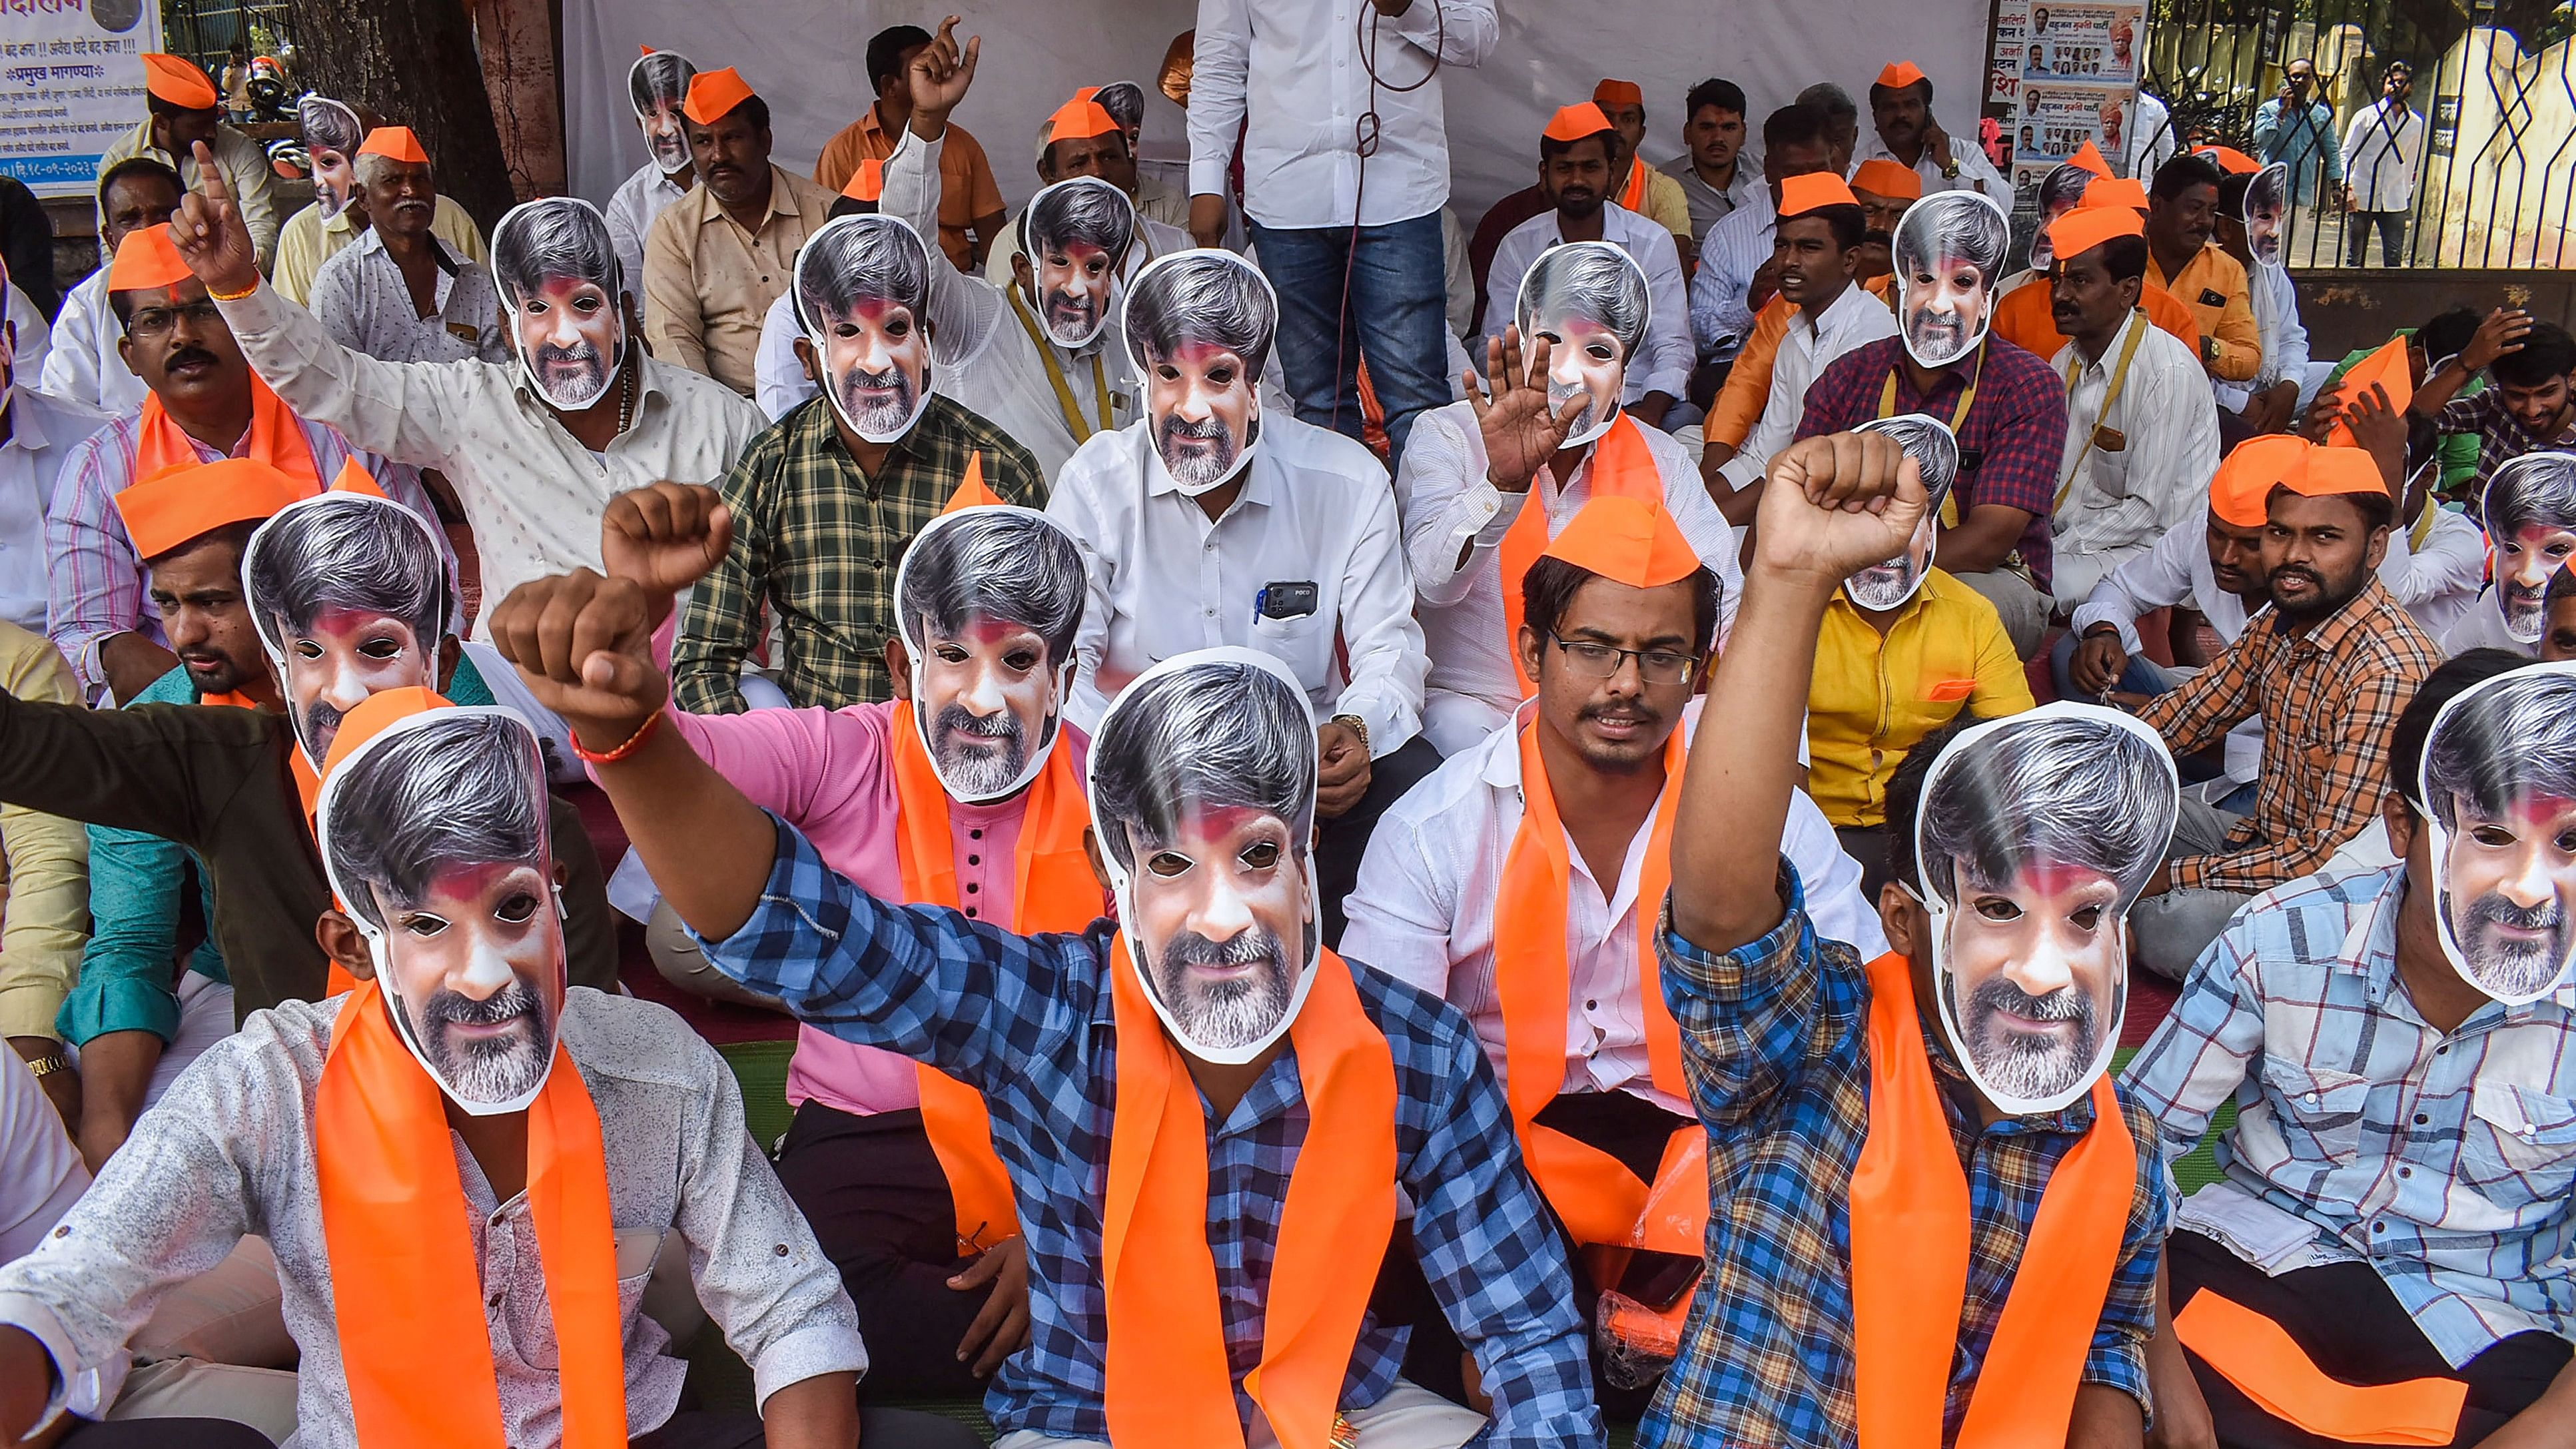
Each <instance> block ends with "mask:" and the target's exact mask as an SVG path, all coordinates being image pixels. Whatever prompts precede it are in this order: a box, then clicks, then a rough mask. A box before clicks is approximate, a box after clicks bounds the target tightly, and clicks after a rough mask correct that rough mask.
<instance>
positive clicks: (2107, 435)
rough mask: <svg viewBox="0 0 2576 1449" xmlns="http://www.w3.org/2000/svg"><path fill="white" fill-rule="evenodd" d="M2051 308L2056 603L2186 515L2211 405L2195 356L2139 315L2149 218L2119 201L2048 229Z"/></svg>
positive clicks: (2202, 463) (2200, 481)
mask: <svg viewBox="0 0 2576 1449" xmlns="http://www.w3.org/2000/svg"><path fill="white" fill-rule="evenodd" d="M2048 240H2049V247H2050V250H2051V251H2052V252H2054V253H2055V255H2056V258H2057V261H2056V269H2055V274H2054V275H2053V276H2052V277H2051V278H2050V280H2049V289H2050V294H2051V305H2050V318H2051V320H2052V321H2054V322H2055V323H2056V325H2057V329H2058V330H2059V331H2061V332H2063V333H2065V334H2066V335H2067V338H2068V341H2067V344H2066V345H2065V346H2064V347H2062V348H2060V349H2058V353H2057V356H2056V357H2055V358H2054V359H2052V360H2051V365H2052V366H2054V367H2055V368H2056V369H2057V372H2058V375H2059V376H2061V377H2063V378H2065V379H2066V462H2065V465H2064V466H2063V467H2062V468H2060V469H2059V470H2058V475H2057V500H2056V505H2057V506H2056V508H2055V510H2054V511H2053V512H2052V513H2051V514H2050V519H2051V522H2052V523H2053V524H2054V526H2055V529H2056V536H2055V539H2054V546H2053V548H2052V550H2051V552H2052V554H2053V556H2054V561H2055V563H2054V569H2053V572H2052V574H2051V580H2052V582H2053V583H2054V585H2055V587H2056V593H2057V601H2058V604H2059V606H2060V607H2061V608H2072V607H2074V606H2075V605H2077V604H2079V603H2082V602H2083V601H2084V599H2085V598H2086V596H2088V595H2090V594H2091V593H2092V592H2093V586H2094V585H2095V584H2097V583H2099V582H2101V579H2102V576H2103V575H2104V574H2107V573H2109V572H2110V571H2111V570H2113V569H2115V568H2118V567H2119V566H2120V565H2121V564H2122V563H2124V562H2126V561H2127V560H2128V559H2130V558H2133V557H2136V556H2137V555H2139V554H2142V553H2145V552H2146V551H2147V550H2148V549H2150V548H2152V547H2153V546H2154V544H2155V541H2156V538H2157V537H2158V536H2159V535H2161V534H2162V533H2163V532H2164V531H2165V530H2166V529H2168V528H2171V527H2173V526H2174V525H2175V524H2177V523H2180V522H2182V521H2183V519H2184V518H2185V517H2187V516H2188V515H2189V514H2190V512H2191V511H2192V508H2193V506H2194V505H2195V504H2196V503H2197V502H2198V501H2199V500H2200V498H2201V497H2202V496H2203V495H2204V494H2205V493H2206V492H2207V491H2208V488H2209V480H2210V477H2211V475H2213V474H2215V473H2216V472H2217V471H2218V407H2217V404H2215V403H2214V402H2212V401H2211V400H2210V395H2209V384H2208V383H2207V382H2205V381H2203V374H2202V372H2201V369H2200V359H2199V358H2197V357H2194V356H2193V355H2192V354H2191V353H2190V351H2188V350H2187V349H2185V348H2184V346H2183V345H2182V344H2181V343H2180V342H2177V341H2175V340H2174V339H2173V337H2172V336H2171V335H2170V334H2168V333H2167V332H2166V331H2165V330H2164V329H2163V328H2161V327H2158V326H2156V325H2155V324H2154V323H2152V322H2150V321H2148V320H2147V314H2146V313H2145V312H2143V311H2141V310H2140V309H2139V307H2138V289H2139V288H2140V287H2142V286H2144V285H2145V282H2146V274H2147V237H2146V228H2145V227H2144V225H2142V224H2141V223H2140V222H2139V220H2138V214H2137V213H2136V212H2134V211H2131V210H2130V209H2129V208H2127V207H2125V206H2090V207H2079V208H2077V209H2076V210H2074V211H2070V212H2068V213H2066V214H2065V215H2064V216H2061V217H2059V218H2058V219H2057V220H2056V221H2055V222H2054V223H2052V224H2051V225H2050V227H2049V229H2048Z"/></svg>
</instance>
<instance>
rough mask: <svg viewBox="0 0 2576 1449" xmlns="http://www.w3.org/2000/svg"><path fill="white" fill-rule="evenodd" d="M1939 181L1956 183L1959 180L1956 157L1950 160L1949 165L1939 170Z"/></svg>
mask: <svg viewBox="0 0 2576 1449" xmlns="http://www.w3.org/2000/svg"><path fill="white" fill-rule="evenodd" d="M1941 179H1942V180H1944V181H1956V180H1958V179H1959V161H1958V158H1957V157H1955V156H1954V157H1952V158H1950V163H1949V164H1948V165H1946V166H1943V167H1942V168H1941Z"/></svg>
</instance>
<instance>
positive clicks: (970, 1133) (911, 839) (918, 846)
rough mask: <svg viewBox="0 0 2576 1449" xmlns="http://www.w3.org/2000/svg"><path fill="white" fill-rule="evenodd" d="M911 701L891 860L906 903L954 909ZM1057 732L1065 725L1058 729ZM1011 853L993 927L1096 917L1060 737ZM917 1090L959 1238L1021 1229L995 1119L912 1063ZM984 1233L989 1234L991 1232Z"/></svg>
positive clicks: (1031, 927)
mask: <svg viewBox="0 0 2576 1449" xmlns="http://www.w3.org/2000/svg"><path fill="white" fill-rule="evenodd" d="M914 718H915V717H914V714H913V708H912V701H910V700H908V699H907V700H901V701H898V702H897V703H896V705H895V707H894V713H893V717H892V721H891V723H890V725H889V726H888V728H889V729H890V730H891V731H892V734H893V745H894V761H893V763H894V787H895V799H896V802H897V803H898V804H899V805H900V806H901V814H902V820H903V824H902V828H901V829H900V830H898V831H897V832H896V834H895V858H896V861H897V863H898V864H899V865H900V866H901V867H902V870H903V894H904V899H906V900H908V901H913V902H917V903H919V904H922V905H933V906H946V907H948V908H950V909H951V910H955V909H958V908H959V904H958V890H957V855H956V849H957V847H956V836H955V835H954V834H953V833H952V831H951V830H950V827H949V824H948V791H947V788H946V787H945V786H942V785H941V784H940V783H939V772H938V771H936V770H934V769H933V768H931V764H930V751H929V750H927V749H926V748H924V747H923V746H922V743H921V731H920V728H919V727H918V726H917V725H916V724H915V722H914ZM1057 728H1058V729H1059V730H1060V729H1062V728H1063V725H1062V724H1060V723H1059V724H1058V725H1057ZM1022 800H1023V808H1024V809H1025V811H1026V813H1025V814H1024V815H1023V816H1022V818H1021V821H1020V839H1019V845H1018V848H1017V850H1016V852H1015V859H1014V862H1013V867H1014V871H1015V875H1014V882H1015V883H1014V885H1013V887H1012V903H1011V904H1012V909H1011V919H1010V920H1009V921H1008V922H996V924H1001V925H1007V926H1008V928H1009V929H1011V930H1014V931H1019V932H1023V933H1036V932H1040V931H1079V930H1081V929H1082V928H1083V927H1085V926H1088V925H1090V924H1091V923H1092V922H1093V921H1096V920H1098V919H1100V881H1099V878H1098V877H1097V876H1095V875H1093V874H1092V873H1091V857H1090V856H1089V855H1088V854H1086V853H1085V852H1084V850H1083V848H1082V832H1083V827H1084V826H1085V825H1086V824H1087V823H1088V822H1089V821H1090V818H1091V814H1090V807H1089V806H1088V805H1087V804H1085V803H1084V800H1083V794H1082V782H1081V781H1079V780H1076V779H1075V778H1074V776H1073V760H1072V756H1071V755H1070V753H1068V752H1067V751H1066V749H1065V748H1064V744H1063V742H1062V741H1061V740H1059V741H1057V743H1056V748H1055V752H1054V753H1053V754H1050V755H1049V756H1047V762H1046V765H1045V767H1044V768H1042V769H1040V770H1039V771H1038V775H1037V778H1036V779H1034V780H1032V781H1030V782H1029V786H1028V791H1027V793H1026V794H1025V795H1024V796H1023V797H1022ZM915 1077H916V1079H917V1080H918V1082H919V1084H920V1087H921V1125H922V1128H923V1130H924V1131H926V1132H927V1133H929V1135H930V1150H931V1153H932V1155H933V1156H936V1157H937V1158H938V1159H939V1167H940V1170H941V1171H943V1172H945V1173H947V1174H948V1190H949V1193H950V1195H951V1196H952V1197H954V1198H955V1199H956V1204H957V1238H958V1241H959V1242H961V1243H963V1244H966V1245H969V1246H971V1247H974V1248H979V1249H980V1248H989V1247H991V1246H993V1245H994V1244H995V1243H999V1242H1002V1241H1004V1240H1005V1239H1008V1238H1012V1237H1015V1236H1017V1235H1018V1233H1019V1222H1020V1217H1019V1210H1018V1208H1017V1207H1016V1206H1015V1205H1014V1204H1013V1202H1012V1200H1011V1178H1010V1174H1009V1173H1007V1172H1005V1171H1004V1170H1003V1168H1002V1160H1001V1158H999V1157H997V1156H995V1155H994V1153H993V1119H992V1117H991V1115H990V1114H989V1113H987V1112H986V1111H985V1109H984V1099H983V1097H982V1096H981V1095H979V1094H978V1093H977V1092H976V1091H975V1089H974V1088H972V1087H970V1086H967V1085H966V1084H965V1083H963V1082H961V1081H959V1080H957V1079H956V1078H955V1077H952V1076H950V1075H948V1074H947V1073H946V1072H943V1071H940V1070H939V1069H938V1068H936V1067H932V1066H928V1065H923V1064H919V1063H916V1064H915ZM988 1230H994V1231H992V1232H990V1234H989V1235H988Z"/></svg>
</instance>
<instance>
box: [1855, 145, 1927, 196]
mask: <svg viewBox="0 0 2576 1449" xmlns="http://www.w3.org/2000/svg"><path fill="white" fill-rule="evenodd" d="M1851 184H1852V189H1854V190H1856V191H1866V192H1869V193H1870V194H1871V195H1873V196H1892V197H1895V198H1897V199H1898V200H1901V201H1919V200H1921V199H1922V196H1923V177H1922V175H1921V174H1920V173H1918V172H1917V171H1915V169H1914V168H1913V167H1911V166H1907V165H1905V164H1904V163H1902V162H1897V161H1890V160H1888V159H1887V158H1886V157H1884V156H1878V157H1873V158H1871V159H1870V160H1867V161H1863V162H1862V163H1860V168H1859V169H1858V170H1856V171H1854V172H1852V178H1851Z"/></svg>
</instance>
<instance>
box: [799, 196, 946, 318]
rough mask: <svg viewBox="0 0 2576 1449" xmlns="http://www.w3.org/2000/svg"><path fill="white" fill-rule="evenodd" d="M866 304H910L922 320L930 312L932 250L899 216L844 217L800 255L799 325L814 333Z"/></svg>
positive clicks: (828, 226) (828, 225) (827, 225)
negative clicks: (928, 248)
mask: <svg viewBox="0 0 2576 1449" xmlns="http://www.w3.org/2000/svg"><path fill="white" fill-rule="evenodd" d="M861 302H892V303H894V304H896V305H897V306H900V307H907V308H910V309H911V311H912V316H913V320H914V322H915V323H916V324H918V323H919V322H920V321H922V320H923V319H924V318H926V317H928V316H929V313H930V253H929V251H928V250H927V249H926V248H924V247H923V246H922V244H921V237H920V236H919V235H918V234H917V233H915V232H914V231H913V229H912V228H911V227H909V226H906V225H905V224H904V223H903V222H902V221H900V220H898V219H897V218H894V217H891V216H882V215H879V216H845V217H841V218H839V219H837V220H834V221H831V222H827V223H825V224H824V227H823V229H822V230H821V231H818V232H816V233H814V235H813V236H812V237H811V238H810V239H808V240H807V241H806V243H805V248H804V250H802V251H800V252H798V253H797V254H796V302H795V307H796V325H797V326H799V327H801V328H803V329H804V330H805V332H806V334H807V335H808V336H814V335H818V334H820V333H821V332H822V331H823V330H824V328H825V327H826V326H827V325H828V319H830V318H833V317H839V316H841V315H843V314H845V313H847V312H849V311H850V310H851V309H853V308H855V307H857V306H858V305H859V304H860V303H861Z"/></svg>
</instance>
